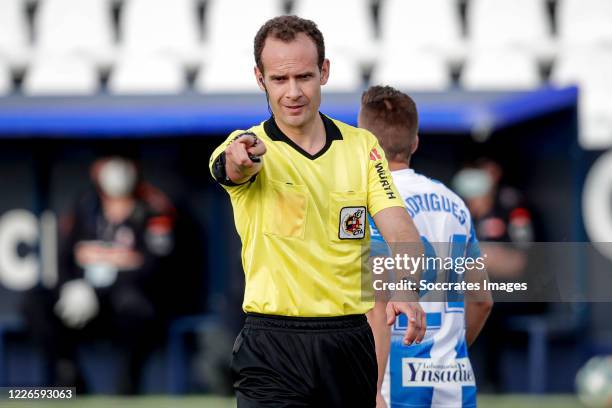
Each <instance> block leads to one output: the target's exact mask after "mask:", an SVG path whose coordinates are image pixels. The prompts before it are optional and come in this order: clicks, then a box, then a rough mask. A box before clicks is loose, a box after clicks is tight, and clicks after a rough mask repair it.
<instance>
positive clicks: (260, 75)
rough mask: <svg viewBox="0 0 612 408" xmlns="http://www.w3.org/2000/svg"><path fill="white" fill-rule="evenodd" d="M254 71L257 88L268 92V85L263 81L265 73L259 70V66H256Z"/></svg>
mask: <svg viewBox="0 0 612 408" xmlns="http://www.w3.org/2000/svg"><path fill="white" fill-rule="evenodd" d="M253 71H254V72H255V80H256V81H257V86H259V89H261V90H262V91H264V92H266V84H265V82H264V79H263V72H261V71H260V70H259V68H257V65H255V68H254V69H253Z"/></svg>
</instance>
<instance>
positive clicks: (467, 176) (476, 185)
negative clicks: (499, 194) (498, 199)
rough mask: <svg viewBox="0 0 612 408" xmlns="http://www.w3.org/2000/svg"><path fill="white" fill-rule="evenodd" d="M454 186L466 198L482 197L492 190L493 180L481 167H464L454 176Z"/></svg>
mask: <svg viewBox="0 0 612 408" xmlns="http://www.w3.org/2000/svg"><path fill="white" fill-rule="evenodd" d="M452 184H453V188H454V189H455V191H456V192H457V193H458V194H459V195H460V196H462V197H464V198H466V199H470V198H476V197H482V196H484V195H485V194H487V193H488V192H489V191H491V187H492V186H493V180H492V179H491V176H490V175H489V173H487V172H486V171H484V170H480V169H463V170H461V171H459V173H457V174H456V175H455V177H454V178H453V183H452Z"/></svg>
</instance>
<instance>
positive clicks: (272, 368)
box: [210, 16, 425, 408]
mask: <svg viewBox="0 0 612 408" xmlns="http://www.w3.org/2000/svg"><path fill="white" fill-rule="evenodd" d="M254 48H255V50H254V54H255V63H256V66H255V78H256V81H257V83H258V85H259V87H260V88H261V90H262V91H264V92H265V93H266V97H267V99H268V103H269V105H270V109H271V111H272V117H270V118H269V119H268V120H266V121H265V122H263V123H261V124H259V125H257V126H253V127H252V128H250V129H248V130H246V131H245V130H237V131H235V132H233V133H232V134H230V136H229V137H228V139H227V140H226V141H225V142H224V143H223V144H222V145H221V146H219V147H218V148H217V149H216V150H215V151H214V152H213V154H212V156H211V158H210V169H211V172H212V174H213V176H214V178H215V179H216V180H217V181H218V182H219V183H220V184H221V185H222V186H223V187H224V188H225V190H226V191H227V192H228V193H229V196H230V199H231V202H232V206H233V210H234V220H235V223H236V229H237V230H238V234H239V235H240V238H241V240H242V265H243V268H244V273H245V278H246V288H245V294H244V302H243V309H244V311H245V312H246V313H247V318H246V322H245V325H244V328H243V330H242V331H241V333H240V335H239V336H238V338H237V339H236V342H235V345H234V349H233V357H232V374H233V377H234V388H235V391H236V396H237V400H238V407H275V408H277V407H317V408H320V407H351V408H353V407H374V406H375V405H376V389H377V386H376V383H377V364H376V354H375V345H374V338H373V336H372V331H371V329H370V326H369V325H368V323H367V320H366V317H365V313H367V312H368V311H369V310H370V309H371V308H372V306H373V301H365V300H364V299H362V293H361V290H362V282H361V280H362V276H361V274H362V271H361V265H362V257H363V256H365V257H367V255H368V253H369V231H368V230H367V228H368V226H367V225H368V220H367V214H368V213H369V214H370V215H371V216H372V217H373V219H374V221H375V223H376V225H377V226H378V227H379V230H380V232H381V234H382V235H383V237H384V239H385V240H386V241H387V242H388V243H398V242H420V241H419V236H418V233H417V231H416V229H415V227H414V224H413V223H412V220H411V219H410V217H409V215H408V213H407V212H406V210H405V209H404V204H403V201H402V200H401V198H400V196H399V194H398V192H397V190H396V188H395V186H394V185H393V181H392V178H391V175H390V172H389V169H388V166H387V161H386V159H385V156H384V152H383V150H382V149H381V148H380V146H379V144H378V142H377V140H376V138H375V137H374V136H373V135H372V134H371V133H369V132H368V131H366V130H362V129H357V128H354V127H352V126H349V125H347V124H344V123H342V122H339V121H337V120H334V119H331V118H329V117H328V116H325V115H323V114H321V113H319V106H320V104H321V86H322V85H325V83H326V82H327V80H328V78H329V73H330V62H329V60H327V59H325V46H324V42H323V36H322V34H321V32H320V31H319V30H318V28H317V26H316V24H315V23H313V22H312V21H309V20H304V19H301V18H299V17H296V16H281V17H276V18H273V19H271V20H269V21H268V22H266V23H265V24H264V25H263V26H262V27H261V28H260V29H259V31H258V33H257V35H256V36H255V47H254ZM417 298H418V297H417V296H416V295H415V296H414V297H411V299H417ZM399 313H405V314H407V315H408V317H409V319H410V322H411V324H410V325H409V328H408V330H407V331H406V335H405V339H404V341H405V343H406V344H410V343H413V342H420V341H421V340H422V338H423V336H424V333H425V315H424V313H423V310H422V309H421V307H420V305H419V304H418V302H389V303H388V305H387V316H388V324H392V323H393V321H394V320H395V316H396V315H397V314H399Z"/></svg>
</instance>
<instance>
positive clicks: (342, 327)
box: [231, 314, 378, 408]
mask: <svg viewBox="0 0 612 408" xmlns="http://www.w3.org/2000/svg"><path fill="white" fill-rule="evenodd" d="M231 368H232V375H233V381H234V389H235V391H236V397H237V399H238V407H239V408H247V407H248V408H250V407H275V408H281V407H316V408H325V407H330V408H331V407H334V408H340V407H347V408H348V407H350V408H360V407H364V408H372V407H375V406H376V382H377V370H378V369H377V364H376V351H375V348H374V336H373V335H372V330H371V329H370V325H369V324H368V322H367V320H366V318H365V316H363V315H355V316H342V317H332V318H301V317H284V316H270V315H259V314H249V315H248V316H247V319H246V323H245V325H244V328H243V329H242V331H241V332H240V334H239V335H238V338H237V339H236V342H235V344H234V349H233V357H232V364H231Z"/></svg>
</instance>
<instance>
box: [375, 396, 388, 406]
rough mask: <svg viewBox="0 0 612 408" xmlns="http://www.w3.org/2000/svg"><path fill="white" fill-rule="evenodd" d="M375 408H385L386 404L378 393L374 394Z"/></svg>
mask: <svg viewBox="0 0 612 408" xmlns="http://www.w3.org/2000/svg"><path fill="white" fill-rule="evenodd" d="M376 408H387V403H386V402H385V399H384V398H383V396H382V395H380V393H378V394H376Z"/></svg>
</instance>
